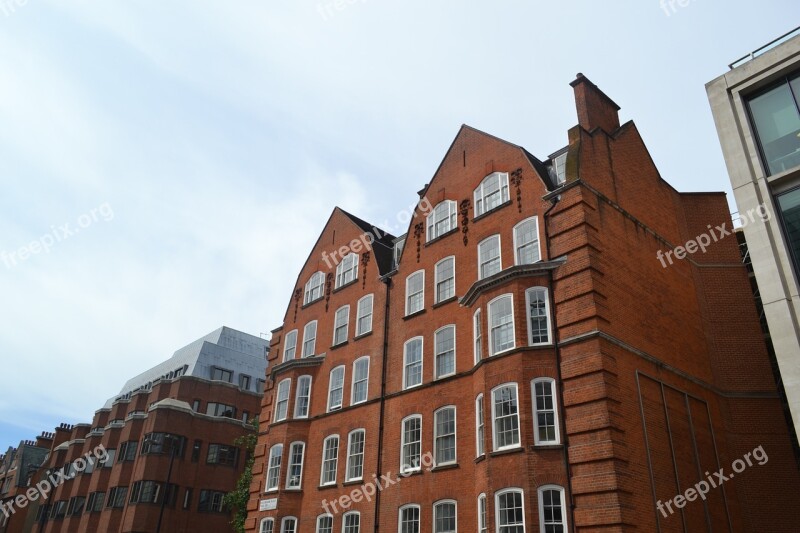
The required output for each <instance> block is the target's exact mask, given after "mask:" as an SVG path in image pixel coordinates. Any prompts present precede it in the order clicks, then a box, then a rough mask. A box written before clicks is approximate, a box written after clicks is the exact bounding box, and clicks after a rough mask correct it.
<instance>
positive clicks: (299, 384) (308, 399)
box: [294, 375, 314, 419]
mask: <svg viewBox="0 0 800 533" xmlns="http://www.w3.org/2000/svg"><path fill="white" fill-rule="evenodd" d="M304 381H308V394H306V395H305V404H306V412H305V414H301V413H300V412H299V410H298V408H299V407H300V406H301V402H300V399H301V396H300V391H302V390H303V385H302V382H304ZM313 382H314V380H313V379H312V377H311V376H309V375H302V376H300V377H299V378H297V386H296V388H295V393H294V394H295V395H294V418H301V419H302V418H308V417H309V414H310V413H311V387H312V385H313Z"/></svg>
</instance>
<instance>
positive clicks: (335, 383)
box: [328, 366, 344, 410]
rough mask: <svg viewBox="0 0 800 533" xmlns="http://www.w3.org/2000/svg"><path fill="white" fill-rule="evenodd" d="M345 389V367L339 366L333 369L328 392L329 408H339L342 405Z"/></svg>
mask: <svg viewBox="0 0 800 533" xmlns="http://www.w3.org/2000/svg"><path fill="white" fill-rule="evenodd" d="M343 391H344V367H343V366H338V367H336V368H334V369H333V370H331V376H330V392H329V393H328V409H329V410H330V409H338V408H340V407H341V406H342V398H343Z"/></svg>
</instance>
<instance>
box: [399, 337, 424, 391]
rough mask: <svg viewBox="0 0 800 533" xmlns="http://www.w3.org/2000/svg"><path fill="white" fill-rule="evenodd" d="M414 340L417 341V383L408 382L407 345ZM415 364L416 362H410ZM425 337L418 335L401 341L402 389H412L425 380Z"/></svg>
mask: <svg viewBox="0 0 800 533" xmlns="http://www.w3.org/2000/svg"><path fill="white" fill-rule="evenodd" d="M415 341H419V383H415V384H414V385H409V384H408V367H409V366H410V365H409V363H408V346H409V345H410V344H411V343H412V342H415ZM412 364H414V365H416V363H412ZM424 372H425V338H424V337H422V336H421V335H420V336H417V337H412V338H410V339H408V340H407V341H406V342H404V343H403V390H408V389H413V388H414V387H419V386H421V385H422V384H423V383H424V382H425V379H424V378H425V376H424Z"/></svg>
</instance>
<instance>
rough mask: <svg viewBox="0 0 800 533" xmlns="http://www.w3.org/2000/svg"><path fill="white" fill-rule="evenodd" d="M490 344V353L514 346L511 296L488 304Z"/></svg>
mask: <svg viewBox="0 0 800 533" xmlns="http://www.w3.org/2000/svg"><path fill="white" fill-rule="evenodd" d="M489 316H490V321H491V322H490V344H491V349H492V355H494V354H496V353H499V352H502V351H505V350H509V349H511V348H513V347H514V321H513V316H512V303H511V296H504V297H502V298H500V299H498V300H495V301H494V302H492V303H491V304H489Z"/></svg>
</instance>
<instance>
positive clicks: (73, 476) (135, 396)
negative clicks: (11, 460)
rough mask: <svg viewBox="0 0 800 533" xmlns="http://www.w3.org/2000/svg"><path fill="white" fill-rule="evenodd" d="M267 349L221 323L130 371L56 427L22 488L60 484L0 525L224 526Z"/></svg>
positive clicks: (60, 528) (169, 529)
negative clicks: (101, 398)
mask: <svg viewBox="0 0 800 533" xmlns="http://www.w3.org/2000/svg"><path fill="white" fill-rule="evenodd" d="M267 349H268V345H267V341H266V340H264V339H260V338H258V337H254V336H252V335H248V334H246V333H242V332H239V331H236V330H233V329H230V328H227V327H223V328H220V329H218V330H216V331H214V332H212V333H210V334H208V335H206V336H204V337H202V338H200V339H198V340H197V341H195V342H193V343H191V344H189V345H187V346H186V347H184V348H181V349H180V350H178V351H176V352H175V354H174V355H173V356H172V357H171V358H170V359H168V360H166V361H164V362H163V363H161V364H159V365H157V366H155V367H153V368H151V369H150V370H148V371H146V372H144V373H143V374H141V375H139V376H136V377H134V378H132V379H130V380H129V381H128V382H127V383H126V384H125V386H124V387H123V389H122V390H121V391H120V394H119V395H117V396H116V397H114V398H111V399H109V401H108V402H107V403H106V405H105V406H104V407H102V408H101V409H99V410H97V411H96V412H95V415H94V418H93V420H92V423H91V424H77V425H74V426H73V425H67V424H62V425H60V426H59V427H58V428H56V430H55V434H54V435H52V434H51V435H50V437H51V439H50V441H49V442H47V443H46V444H47V450H46V451H48V452H49V455H48V456H47V458H46V460H45V462H44V464H43V466H42V467H41V468H40V469H39V470H38V471H36V472H35V473H33V475H32V479H31V481H30V483H29V484H28V483H26V485H25V487H27V488H23V489H21V491H22V492H25V491H26V490H31V489H34V488H35V487H36V486H37V483H39V482H43V481H44V480H46V479H51V480H56V481H59V482H58V483H54V484H53V485H54V487H55V488H53V489H52V490H50V491H49V493H48V497H47V498H46V499H42V498H41V497H38V498H37V499H36V501H33V502H31V503H30V504H29V505H28V506H27V507H25V508H22V509H20V508H18V507H17V508H15V512H14V513H12V514H11V516H10V517H9V519H8V523H7V524H6V526H5V527H6V529H0V532H2V533H12V532H19V531H34V532H43V533H45V532H47V533H50V532H52V533H55V532H97V531H102V532H120V533H122V532H125V533H133V532H153V531H157V529H158V524H159V520H160V522H161V528H160V531H162V532H164V533H181V532H186V533H188V532H194V531H208V532H217V531H229V530H230V529H231V526H230V521H231V514H230V512H229V511H228V510H227V509H224V508H223V505H222V497H223V496H224V495H225V494H226V493H228V492H230V491H232V490H233V489H234V488H235V486H236V482H237V480H238V479H239V476H240V475H241V473H242V471H243V469H244V465H245V463H246V457H245V454H244V453H243V450H241V449H240V448H239V447H237V446H236V445H235V444H234V441H235V440H236V439H237V437H240V436H242V435H245V434H247V433H248V431H252V426H250V425H249V424H247V423H245V420H251V419H252V418H253V417H255V416H257V415H258V410H259V408H260V404H261V397H262V395H263V383H264V379H263V377H264V373H265V370H266V365H267V361H266V353H267ZM57 471H61V472H63V474H64V478H61V477H60V476H58V474H55V473H56V472H57ZM162 508H163V516H161V518H160V519H159V516H160V515H162Z"/></svg>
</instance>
